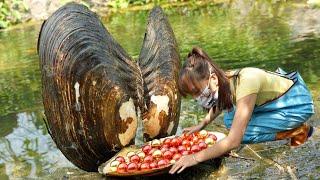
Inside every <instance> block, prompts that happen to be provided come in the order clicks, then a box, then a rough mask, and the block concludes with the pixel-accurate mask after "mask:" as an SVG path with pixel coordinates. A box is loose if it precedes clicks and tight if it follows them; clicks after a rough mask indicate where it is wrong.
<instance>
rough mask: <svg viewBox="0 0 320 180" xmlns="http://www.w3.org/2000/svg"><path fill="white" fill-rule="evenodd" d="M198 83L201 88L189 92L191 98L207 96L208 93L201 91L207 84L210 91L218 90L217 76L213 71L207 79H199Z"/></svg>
mask: <svg viewBox="0 0 320 180" xmlns="http://www.w3.org/2000/svg"><path fill="white" fill-rule="evenodd" d="M199 85H200V87H201V90H200V91H196V92H195V93H191V94H190V95H191V96H192V98H193V99H196V98H197V97H199V96H209V94H206V93H203V91H204V90H205V88H206V87H207V86H209V89H210V92H211V93H215V92H216V91H217V90H218V77H217V76H216V74H215V73H213V74H211V75H210V77H209V79H207V80H202V81H200V82H199Z"/></svg>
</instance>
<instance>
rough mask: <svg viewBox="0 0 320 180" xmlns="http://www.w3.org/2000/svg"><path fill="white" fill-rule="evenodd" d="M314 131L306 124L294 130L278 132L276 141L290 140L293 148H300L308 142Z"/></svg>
mask: <svg viewBox="0 0 320 180" xmlns="http://www.w3.org/2000/svg"><path fill="white" fill-rule="evenodd" d="M312 131H313V127H312V126H310V125H307V124H306V123H304V124H302V125H301V126H299V127H297V128H294V129H292V130H288V131H282V132H278V133H277V134H276V140H283V139H290V145H291V146H299V145H300V144H303V143H304V142H306V141H307V139H308V137H309V136H311V134H312Z"/></svg>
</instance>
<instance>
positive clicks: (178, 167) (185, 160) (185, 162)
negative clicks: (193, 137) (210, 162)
mask: <svg viewBox="0 0 320 180" xmlns="http://www.w3.org/2000/svg"><path fill="white" fill-rule="evenodd" d="M198 163H199V162H197V161H196V160H195V159H194V158H193V157H192V155H187V156H182V157H181V158H180V159H179V160H178V161H177V162H176V163H174V165H173V166H172V168H171V169H170V171H169V173H170V174H174V173H176V172H178V173H181V172H182V171H183V170H184V169H185V168H187V167H190V166H194V165H196V164H198Z"/></svg>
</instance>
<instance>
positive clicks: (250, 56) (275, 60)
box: [0, 1, 320, 180]
mask: <svg viewBox="0 0 320 180" xmlns="http://www.w3.org/2000/svg"><path fill="white" fill-rule="evenodd" d="M165 12H166V14H167V15H168V18H169V21H170V23H171V25H172V28H173V31H174V33H175V36H176V38H177V41H178V44H179V49H180V54H181V60H182V61H183V60H184V57H185V56H186V54H187V53H188V51H190V49H191V48H192V47H193V46H200V47H202V48H203V49H204V50H206V51H207V52H208V54H209V55H210V56H211V57H212V58H213V59H214V60H215V61H216V63H217V64H219V65H220V66H221V67H222V68H223V69H232V68H241V67H247V66H253V67H259V68H264V69H267V70H275V69H276V68H277V67H282V68H283V69H285V70H287V71H292V70H297V71H299V72H300V73H301V75H302V77H303V78H304V80H305V81H306V83H307V85H308V87H309V88H310V90H311V91H312V95H313V99H314V103H315V107H316V114H315V115H314V116H313V117H312V118H311V119H310V120H309V123H310V124H312V125H313V126H315V127H316V131H315V133H314V135H313V137H312V138H310V140H309V141H308V142H307V143H305V144H304V145H302V146H300V147H298V148H295V149H291V148H290V147H288V146H287V145H285V144H286V143H287V142H285V141H279V142H269V143H262V144H256V145H250V146H249V147H248V146H243V147H242V148H241V149H239V150H238V151H237V153H238V154H239V155H240V156H243V157H245V158H246V159H240V158H233V157H226V158H223V160H222V164H221V166H219V167H216V166H213V165H204V166H201V167H196V168H192V169H190V170H188V171H185V172H184V173H182V174H181V175H178V176H175V178H177V179H215V178H222V179H227V178H235V179H242V178H263V179H270V178H271V179H279V178H284V179H289V178H294V176H296V177H297V178H299V179H300V178H301V179H319V178H320V163H319V162H320V133H319V124H320V123H319V120H320V113H319V109H320V92H319V91H320V9H313V8H311V7H309V6H308V5H307V4H306V3H293V2H291V3H288V2H287V3H282V2H273V3H272V2H271V1H270V2H269V1H268V2H266V1H258V2H254V1H252V2H251V1H234V2H232V3H221V4H212V5H206V6H203V7H197V6H193V5H190V6H186V7H179V8H173V9H165ZM99 15H101V16H102V15H103V14H99ZM147 16H148V11H135V12H126V13H121V14H120V13H118V14H117V13H113V14H112V15H110V16H108V17H104V18H102V20H103V22H104V24H105V26H106V27H107V29H108V30H109V31H110V32H111V34H112V35H113V36H114V37H115V39H116V40H117V41H118V42H119V43H120V44H121V45H122V46H123V47H124V49H126V50H127V51H128V53H129V54H130V55H131V56H133V57H134V58H137V57H138V55H139V51H140V47H141V45H142V40H143V36H144V32H145V28H146V19H147ZM39 29H40V22H39V23H38V24H35V25H28V26H24V27H19V28H15V29H13V30H10V31H3V32H0V179H1V180H2V179H15V178H22V179H25V178H30V179H34V178H39V179H55V178H58V179H62V178H63V179H68V178H70V179H79V178H81V179H102V178H103V177H102V176H100V175H99V174H97V173H87V172H83V171H81V170H79V169H77V168H76V167H74V166H73V165H72V164H71V163H70V162H69V161H68V160H67V159H66V158H65V157H64V156H63V155H62V153H61V152H60V151H59V150H58V149H57V147H56V146H55V144H54V142H53V141H52V139H51V137H50V136H49V135H48V133H47V130H46V127H45V125H44V123H43V120H42V119H43V117H44V115H43V106H42V97H41V82H40V79H41V75H40V70H39V59H38V56H37V52H36V44H37V36H38V33H39ZM203 116H204V112H203V111H202V109H201V108H200V107H198V106H197V105H196V103H195V102H194V101H193V100H191V99H184V100H183V101H182V109H181V117H180V125H179V128H178V133H181V130H182V128H184V127H188V126H191V125H193V124H196V123H197V122H198V121H200V120H201V118H202V117H203ZM207 129H208V130H216V131H222V132H226V131H225V129H224V127H223V123H222V117H219V118H218V119H217V120H216V123H215V124H212V125H209V126H208V127H207ZM249 148H252V149H253V150H254V151H255V152H257V153H258V154H259V155H260V156H261V157H262V159H260V158H259V157H257V156H256V155H255V154H254V153H253V152H252V151H251V150H249ZM289 167H290V168H289ZM281 168H283V171H282V170H281ZM170 177H171V176H169V175H164V176H160V177H157V178H161V179H162V178H170ZM138 179H139V178H138ZM147 179H148V178H147Z"/></svg>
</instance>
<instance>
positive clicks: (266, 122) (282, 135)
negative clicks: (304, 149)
mask: <svg viewBox="0 0 320 180" xmlns="http://www.w3.org/2000/svg"><path fill="white" fill-rule="evenodd" d="M296 112H300V111H299V108H298V109H297V110H296ZM234 113H235V110H234V111H231V112H227V113H225V116H224V122H225V125H226V127H227V128H228V129H230V127H231V124H232V120H233V117H234ZM310 116H311V114H310V113H308V114H303V113H299V114H296V113H294V112H292V111H287V110H286V109H278V110H273V111H267V112H254V113H253V114H252V117H251V119H250V121H249V123H248V126H247V128H246V132H245V134H244V137H243V139H242V143H244V144H252V143H260V142H266V141H275V140H281V139H291V145H293V146H294V145H299V144H302V143H304V142H305V141H306V139H307V136H308V133H309V129H310V127H309V126H307V125H306V124H305V122H306V121H307V120H308V119H309V117H310Z"/></svg>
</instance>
